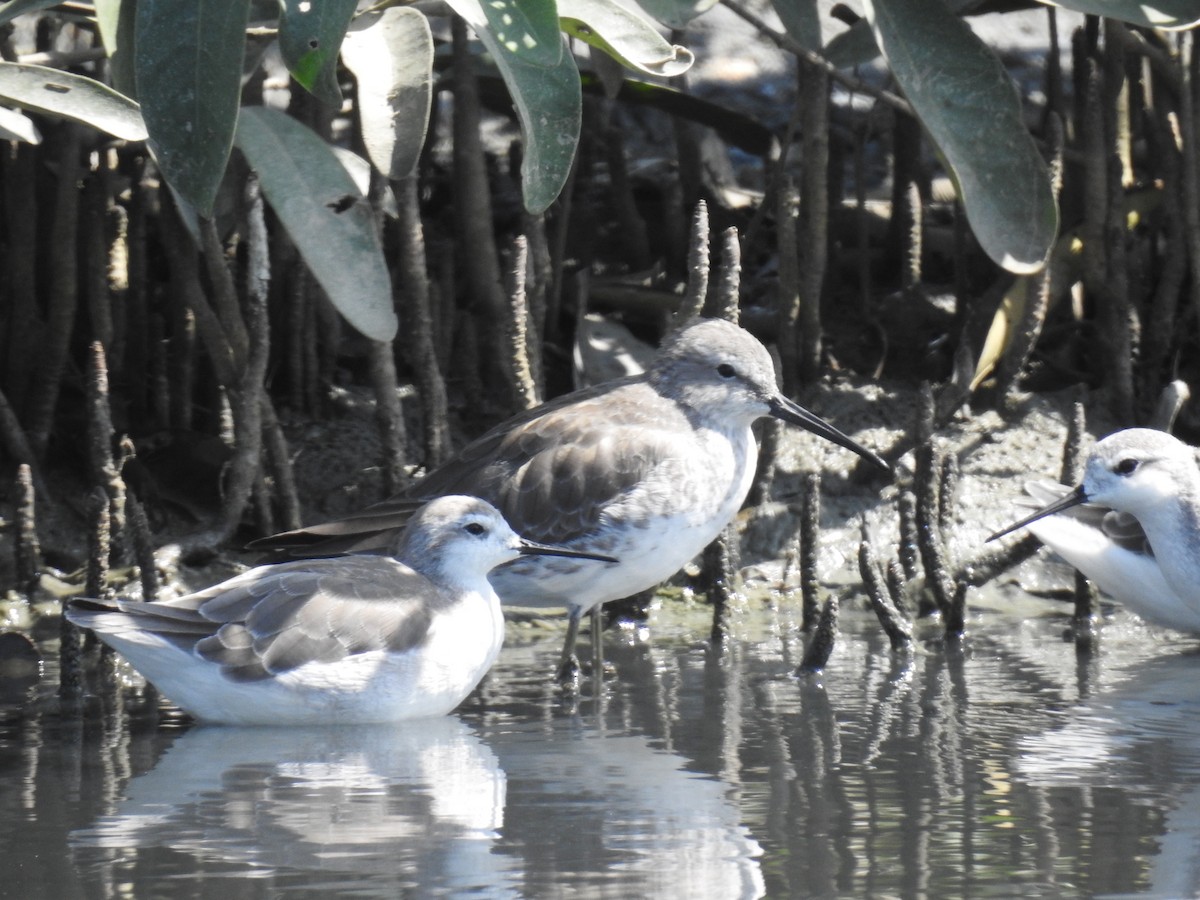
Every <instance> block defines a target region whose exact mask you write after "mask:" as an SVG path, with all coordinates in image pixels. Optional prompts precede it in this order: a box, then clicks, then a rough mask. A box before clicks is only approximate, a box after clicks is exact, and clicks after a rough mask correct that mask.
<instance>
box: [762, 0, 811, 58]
mask: <svg viewBox="0 0 1200 900" xmlns="http://www.w3.org/2000/svg"><path fill="white" fill-rule="evenodd" d="M771 5H772V6H773V7H775V13H776V14H777V15H778V16H779V21H780V22H782V23H783V28H784V31H786V32H787V33H788V34H790V35H791V36H792V37H793V38H794V39H795V40H796V42H797V43H799V44H800V46H801V47H803V48H804V49H805V50H812V51H814V52H816V51H819V50H820V49H821V15H820V11H819V10H818V9H817V0H771Z"/></svg>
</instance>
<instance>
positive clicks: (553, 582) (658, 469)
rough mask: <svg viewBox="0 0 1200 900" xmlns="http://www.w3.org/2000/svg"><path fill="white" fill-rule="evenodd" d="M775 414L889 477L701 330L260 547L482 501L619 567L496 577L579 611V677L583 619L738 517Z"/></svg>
mask: <svg viewBox="0 0 1200 900" xmlns="http://www.w3.org/2000/svg"><path fill="white" fill-rule="evenodd" d="M764 416H775V417H776V418H778V419H782V420H783V421H785V422H791V423H793V424H796V425H799V426H801V427H802V428H806V429H808V430H809V431H811V432H813V433H814V434H817V435H819V436H820V437H823V438H825V439H827V440H830V441H832V442H834V443H835V444H838V445H840V446H842V447H846V448H848V449H850V450H852V451H854V452H855V453H857V454H859V455H860V456H862V457H864V458H866V459H868V460H870V461H871V462H872V463H875V464H876V465H878V466H879V467H880V468H883V469H885V470H886V469H887V468H888V466H887V464H886V463H884V462H883V461H882V460H881V459H880V458H879V457H878V456H876V455H875V454H874V453H872V452H871V451H870V450H867V449H866V448H864V447H862V446H860V445H859V444H858V443H856V442H855V441H853V440H851V439H850V438H849V437H847V436H846V435H845V434H843V433H842V432H840V431H838V430H837V429H836V428H834V427H833V426H832V425H830V424H828V423H827V422H825V421H823V420H822V419H820V418H818V417H817V416H815V415H813V414H812V413H810V412H809V411H808V410H806V409H804V408H803V407H801V406H799V405H797V404H796V403H794V402H792V401H791V400H789V399H788V398H787V397H785V396H784V395H783V394H782V393H780V390H779V387H778V385H777V383H776V380H775V369H774V365H773V363H772V361H771V355H770V354H769V353H768V352H767V349H766V348H765V347H764V346H763V345H762V344H761V343H760V342H759V341H758V340H757V339H756V338H754V337H753V336H752V335H751V334H750V333H749V332H747V331H744V330H743V329H741V328H739V327H738V326H736V325H733V324H732V323H730V322H726V321H723V320H720V319H701V320H698V321H695V322H693V323H692V324H690V325H688V326H686V327H684V328H683V329H681V330H679V331H678V332H676V333H675V334H673V335H672V336H671V337H669V338H668V339H667V340H666V341H665V342H664V344H663V347H662V349H661V351H660V352H659V355H658V357H657V359H656V360H655V362H654V363H653V365H651V367H650V368H649V369H648V370H647V371H646V372H644V373H642V374H640V375H634V376H630V377H626V378H621V379H618V380H615V381H610V382H607V383H605V384H601V385H597V386H596V387H593V388H588V389H585V390H581V391H576V392H575V393H572V394H567V395H565V396H563V397H559V398H558V399H556V400H553V401H551V402H549V403H545V404H543V405H542V406H539V407H537V408H536V409H532V410H529V411H527V412H524V413H521V414H519V415H517V416H514V417H513V418H511V419H509V420H508V421H506V422H503V423H502V424H500V425H498V426H496V427H495V428H493V429H492V430H491V431H489V432H488V433H487V434H485V435H483V436H482V437H481V438H479V439H478V440H476V441H474V442H473V443H471V444H470V445H468V446H467V447H466V448H465V449H464V450H463V451H462V452H461V453H459V454H458V456H456V457H455V458H454V459H452V460H450V461H449V462H447V463H445V464H444V465H442V466H440V467H439V468H437V469H435V470H434V471H432V472H431V473H429V475H428V476H426V477H425V478H424V479H423V480H422V481H420V482H419V483H418V484H416V485H414V486H413V487H412V488H410V489H409V490H408V491H406V492H404V493H403V494H401V495H399V496H397V497H394V498H392V499H390V500H385V501H383V502H382V503H378V504H376V505H374V506H371V507H368V508H367V509H365V510H363V511H362V512H360V513H357V514H355V515H352V516H350V517H348V518H345V519H340V520H338V521H334V522H329V523H325V524H321V525H314V526H310V527H308V528H303V529H299V530H297V531H291V532H287V533H284V534H280V535H275V536H273V537H270V538H265V539H263V540H260V541H256V542H255V543H254V544H252V545H251V546H252V547H255V548H271V549H275V550H277V551H282V552H284V553H287V554H290V555H293V556H312V555H320V554H334V553H344V552H356V551H357V552H361V551H364V550H373V549H378V548H379V547H380V546H382V545H386V544H387V543H388V542H389V541H390V540H391V535H392V534H393V533H394V532H395V529H397V528H398V527H400V526H401V525H402V524H403V522H404V521H405V520H406V518H407V517H408V516H409V515H410V514H411V511H412V509H413V508H415V507H416V506H417V505H419V504H421V503H423V502H425V501H426V500H428V499H429V498H431V497H436V496H439V495H442V494H448V493H459V494H471V495H474V496H477V497H482V498H483V499H485V500H487V501H488V502H490V503H493V504H494V505H495V506H496V507H497V508H498V509H499V510H500V511H501V512H502V513H503V514H504V516H505V518H506V519H507V520H508V521H509V522H510V523H512V525H513V527H514V528H515V529H516V530H517V531H519V532H520V533H521V534H525V535H528V536H530V537H532V538H534V539H536V540H539V541H545V542H548V543H553V544H557V545H562V546H565V547H570V548H572V549H575V550H583V551H588V552H593V553H604V554H609V555H611V556H615V557H617V558H618V559H619V560H620V563H618V564H616V565H601V564H598V563H594V562H588V561H585V560H572V559H555V560H550V559H536V560H535V559H532V558H529V559H521V560H517V561H515V562H512V563H509V564H507V565H504V566H501V567H499V568H497V569H496V570H495V571H493V572H492V574H491V576H490V577H491V581H492V584H493V585H495V588H496V592H497V593H498V594H499V595H500V599H501V601H502V602H503V603H505V604H508V605H515V606H534V607H566V608H567V609H568V610H569V611H570V620H569V627H568V633H567V639H566V643H565V645H564V647H563V653H562V659H561V663H560V668H559V677H560V679H562V680H569V679H572V678H573V677H574V676H575V673H576V672H577V669H578V666H577V662H576V660H575V655H574V646H575V637H576V634H577V632H578V627H579V620H580V618H581V617H582V615H583V614H584V613H586V612H587V611H589V610H591V609H592V608H593V607H595V606H597V605H598V604H601V603H605V602H607V601H609V600H616V599H620V598H622V597H628V596H631V595H633V594H636V593H638V592H639V591H644V590H646V589H648V588H652V587H654V586H655V585H657V584H659V583H661V582H662V581H664V580H666V579H667V578H670V577H671V576H672V575H674V574H675V573H676V572H677V571H678V570H679V569H681V568H682V567H683V566H684V565H686V564H687V563H688V562H689V561H690V560H692V559H693V558H694V557H695V556H696V555H697V554H698V553H700V551H701V550H703V549H704V547H705V546H706V545H707V544H709V543H710V542H711V541H712V540H713V539H714V538H716V536H717V535H718V534H719V533H720V531H721V529H722V528H724V527H725V526H726V525H727V524H728V523H729V521H730V520H731V519H732V518H733V517H734V515H735V514H736V513H737V511H738V509H739V508H740V507H741V505H742V503H743V501H744V500H745V499H746V494H747V492H748V491H749V489H750V483H751V481H752V480H753V478H754V469H755V463H756V461H757V457H758V448H757V446H756V445H755V442H754V436H753V434H752V433H751V430H750V426H751V424H752V423H753V422H754V421H755V420H757V419H760V418H762V417H764Z"/></svg>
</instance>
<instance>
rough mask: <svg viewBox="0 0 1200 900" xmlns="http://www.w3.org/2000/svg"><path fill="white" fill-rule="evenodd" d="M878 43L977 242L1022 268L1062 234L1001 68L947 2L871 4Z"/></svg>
mask: <svg viewBox="0 0 1200 900" xmlns="http://www.w3.org/2000/svg"><path fill="white" fill-rule="evenodd" d="M864 6H865V9H866V13H867V18H868V19H869V20H870V22H871V27H872V29H873V30H874V32H875V40H876V42H877V43H878V44H879V47H880V49H881V50H882V51H883V55H884V56H885V57H886V58H887V61H888V65H889V67H890V68H891V71H892V74H893V75H894V76H895V78H896V81H897V83H898V84H899V85H900V87H901V88H902V89H903V91H904V94H905V96H906V97H907V98H908V101H909V103H911V104H912V106H913V109H914V111H915V112H916V114H917V117H918V118H919V119H920V121H921V124H922V125H923V126H924V127H925V129H926V131H928V132H929V135H930V137H931V138H932V139H933V143H934V144H935V145H936V147H937V149H938V151H939V152H940V153H941V155H942V158H943V159H944V160H945V162H946V165H947V167H948V169H949V170H950V172H951V174H952V176H953V177H954V179H955V182H956V184H957V187H958V192H959V196H960V198H961V200H962V204H963V209H964V210H965V211H966V214H967V220H968V221H969V222H970V223H971V229H972V230H973V231H974V233H975V236H976V238H977V239H978V240H979V244H980V246H981V247H983V249H984V251H985V252H986V253H987V254H988V255H989V256H990V257H991V258H992V259H993V260H995V261H996V262H997V263H998V264H999V265H1001V266H1003V267H1004V268H1005V269H1008V270H1009V271H1010V272H1015V273H1017V274H1028V273H1030V272H1035V271H1037V270H1038V269H1040V268H1041V267H1042V265H1043V263H1044V262H1045V260H1046V255H1047V254H1048V253H1049V252H1050V248H1051V247H1052V246H1053V244H1054V238H1055V235H1056V234H1057V232H1058V208H1057V206H1056V205H1055V202H1054V195H1053V193H1052V191H1051V188H1050V173H1049V170H1048V168H1047V166H1046V164H1045V162H1044V161H1043V159H1042V157H1041V154H1040V153H1039V152H1038V149H1037V147H1036V145H1035V144H1034V143H1033V139H1032V138H1031V137H1030V135H1029V132H1028V131H1027V130H1026V128H1025V124H1024V121H1023V120H1022V117H1021V103H1020V99H1019V97H1018V95H1017V91H1016V87H1015V86H1014V85H1013V83H1012V81H1011V80H1010V79H1009V77H1008V74H1007V73H1006V72H1005V70H1004V67H1003V65H1001V63H1000V61H999V60H998V59H997V58H996V57H995V55H994V54H993V53H992V52H991V51H990V50H988V48H987V47H986V46H985V45H984V44H983V42H982V41H980V40H979V38H978V37H976V36H975V33H974V32H973V31H971V29H970V27H969V26H968V25H967V24H966V23H965V22H963V21H962V19H960V18H959V17H958V16H956V15H955V14H954V13H952V12H951V11H950V9H949V7H947V6H946V4H945V3H944V2H943V0H865V3H864Z"/></svg>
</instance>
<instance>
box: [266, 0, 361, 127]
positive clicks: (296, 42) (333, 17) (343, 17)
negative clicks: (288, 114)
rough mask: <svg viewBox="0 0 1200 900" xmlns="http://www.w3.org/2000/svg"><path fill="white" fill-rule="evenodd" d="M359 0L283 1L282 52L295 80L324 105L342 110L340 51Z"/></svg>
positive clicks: (280, 36)
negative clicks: (338, 75) (339, 83)
mask: <svg viewBox="0 0 1200 900" xmlns="http://www.w3.org/2000/svg"><path fill="white" fill-rule="evenodd" d="M357 2H358V0H281V4H282V7H283V8H282V9H281V10H280V13H279V52H280V53H281V54H282V55H283V62H284V64H285V65H286V66H287V67H288V71H289V72H291V73H292V77H293V78H295V79H296V81H297V82H298V83H299V84H300V85H301V87H303V88H304V89H305V90H307V91H308V92H309V93H311V94H312V95H313V96H314V97H316V98H317V99H318V100H320V101H321V102H322V103H327V104H329V105H330V106H334V107H340V106H341V105H342V90H341V88H340V87H338V83H337V60H338V49H339V48H340V47H341V46H342V38H343V37H344V36H345V34H346V28H347V26H348V25H349V24H350V19H351V17H352V16H353V15H354V8H355V6H356V5H357Z"/></svg>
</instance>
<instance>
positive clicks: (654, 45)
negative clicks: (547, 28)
mask: <svg viewBox="0 0 1200 900" xmlns="http://www.w3.org/2000/svg"><path fill="white" fill-rule="evenodd" d="M558 15H559V20H560V23H561V24H562V28H563V31H565V32H567V34H570V35H572V36H573V37H576V38H579V39H580V40H581V41H583V42H584V43H586V44H589V45H591V46H592V47H595V48H597V49H598V50H603V51H604V52H605V53H607V54H608V55H609V56H611V57H613V58H614V59H617V60H620V61H621V63H623V64H624V65H625V66H627V67H628V68H631V69H638V70H640V71H642V72H645V73H646V74H647V75H660V76H663V77H667V78H669V77H671V76H674V75H682V74H683V73H684V72H686V71H687V70H688V69H690V68H691V67H692V63H693V62H694V61H695V57H694V56H693V55H692V52H691V51H690V50H688V49H687V48H686V47H679V46H676V45H674V44H671V43H670V42H668V41H666V40H664V39H663V37H662V35H660V34H659V33H658V30H657V29H656V28H655V27H654V24H653V23H652V22H651V21H650V20H649V19H647V18H645V17H644V16H642V15H641V14H640V13H637V12H635V11H633V10H631V9H626V8H625V7H624V6H621V5H620V4H618V3H616V2H614V0H558Z"/></svg>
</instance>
